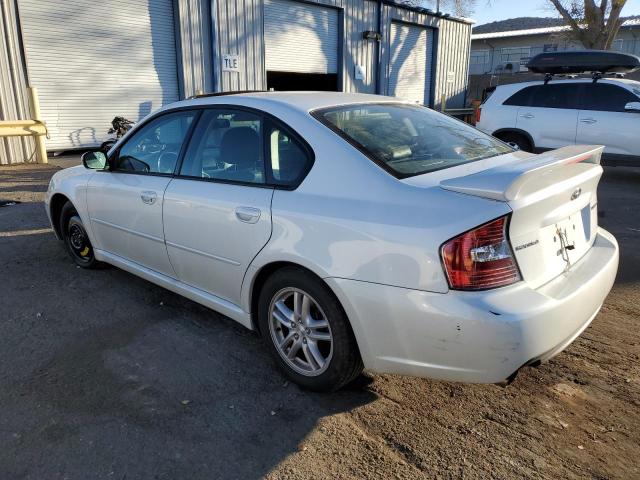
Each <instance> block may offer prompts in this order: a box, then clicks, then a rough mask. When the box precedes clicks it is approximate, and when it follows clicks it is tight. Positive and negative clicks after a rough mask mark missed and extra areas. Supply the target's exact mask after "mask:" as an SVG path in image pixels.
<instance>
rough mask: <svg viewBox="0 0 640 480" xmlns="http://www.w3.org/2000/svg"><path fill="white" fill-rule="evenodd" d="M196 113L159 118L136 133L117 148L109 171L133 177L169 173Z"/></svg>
mask: <svg viewBox="0 0 640 480" xmlns="http://www.w3.org/2000/svg"><path fill="white" fill-rule="evenodd" d="M195 116H196V112H193V111H185V112H175V113H169V114H165V115H162V116H160V117H158V118H156V119H154V120H151V121H150V122H149V123H148V124H146V125H144V126H143V127H142V128H141V129H140V130H139V131H137V132H135V133H134V134H133V136H132V137H131V138H130V139H129V140H127V142H126V143H125V144H124V145H123V146H122V147H121V148H120V150H119V152H118V155H117V158H116V159H115V165H113V170H116V171H121V172H135V173H166V174H171V173H173V171H174V169H175V167H176V162H177V161H178V155H179V154H180V149H181V148H182V144H183V143H184V139H185V137H186V136H187V132H188V131H189V127H190V126H191V123H192V122H193V119H194V118H195Z"/></svg>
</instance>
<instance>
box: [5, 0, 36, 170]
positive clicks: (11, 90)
mask: <svg viewBox="0 0 640 480" xmlns="http://www.w3.org/2000/svg"><path fill="white" fill-rule="evenodd" d="M15 7H16V5H15V3H14V0H0V120H27V119H29V100H28V97H27V90H26V88H27V79H26V74H25V71H24V64H23V61H22V54H21V51H20V41H19V39H20V35H19V31H18V21H17V17H16V8H15ZM22 162H35V146H34V142H33V140H32V139H30V138H0V165H6V164H11V163H22Z"/></svg>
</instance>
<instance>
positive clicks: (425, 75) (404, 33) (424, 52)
mask: <svg viewBox="0 0 640 480" xmlns="http://www.w3.org/2000/svg"><path fill="white" fill-rule="evenodd" d="M432 52H433V30H431V29H430V28H424V27H419V26H417V25H408V24H403V23H398V22H393V23H392V24H391V38H390V48H389V56H390V58H389V83H388V91H387V94H388V95H392V96H396V97H401V98H406V99H408V100H413V101H414V102H418V103H421V104H425V105H429V103H430V92H431V72H432V69H431V66H432V61H433V55H432Z"/></svg>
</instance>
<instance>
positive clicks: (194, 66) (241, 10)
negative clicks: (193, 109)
mask: <svg viewBox="0 0 640 480" xmlns="http://www.w3.org/2000/svg"><path fill="white" fill-rule="evenodd" d="M15 1H16V0H0V7H1V9H0V15H1V16H0V20H1V21H0V41H1V42H2V43H1V44H0V118H7V119H9V118H18V119H23V118H28V112H27V110H28V108H27V97H26V90H25V87H26V78H25V72H24V69H23V61H22V58H21V55H20V49H19V43H18V38H19V36H18V31H17V30H18V29H17V25H18V23H17V19H16V17H15V16H16V4H15ZM308 1H309V2H310V3H317V4H321V5H326V6H329V7H333V8H337V9H339V10H340V27H341V32H340V35H341V37H342V38H341V42H340V46H339V48H340V50H341V51H340V52H339V55H341V57H342V58H341V64H342V68H341V69H340V70H341V71H340V74H339V76H340V80H341V83H342V89H343V90H344V91H347V92H366V93H384V92H386V90H387V81H388V67H389V66H388V61H387V60H386V59H388V58H389V56H388V54H387V53H388V48H389V33H390V28H391V22H392V21H401V22H406V23H410V24H416V25H421V26H425V27H430V28H433V29H434V38H435V45H436V47H435V52H433V55H434V56H435V60H434V65H435V69H434V72H433V78H432V85H433V86H432V102H433V104H434V106H435V107H436V108H438V107H439V104H440V98H441V96H442V94H445V95H446V96H447V106H448V107H450V108H455V107H462V106H464V102H465V97H466V90H467V85H468V71H469V50H470V34H471V25H469V24H467V23H463V22H459V21H455V20H450V19H444V18H439V17H435V16H431V15H427V14H425V13H421V12H416V11H411V10H407V9H404V8H401V7H398V6H394V5H390V4H387V3H384V2H383V5H382V22H381V23H382V32H381V33H382V35H383V40H382V41H381V42H376V41H375V40H365V39H364V38H363V36H362V34H363V32H364V31H366V30H371V31H377V30H378V8H379V6H378V3H379V2H378V1H377V0H308ZM174 2H175V9H176V12H177V15H176V19H178V21H177V22H176V23H177V25H176V28H177V30H178V32H177V34H178V35H177V36H178V39H179V44H180V60H181V65H180V67H181V68H180V76H181V90H182V92H181V93H182V95H183V96H184V97H188V96H191V95H193V94H195V93H196V92H197V91H204V92H212V91H232V90H263V89H265V88H266V71H265V70H266V69H265V61H264V21H263V11H264V0H174ZM283 22H286V18H283ZM378 49H380V58H381V62H380V64H378ZM224 54H234V55H238V56H239V60H240V65H241V72H240V73H238V72H223V71H222V57H223V55H224ZM356 66H360V67H362V70H363V73H364V78H363V79H362V80H356V78H355V77H356V75H355V71H356ZM33 154H34V147H33V142H32V141H31V140H30V139H10V140H9V139H0V163H9V162H21V161H24V159H26V160H28V161H29V160H33Z"/></svg>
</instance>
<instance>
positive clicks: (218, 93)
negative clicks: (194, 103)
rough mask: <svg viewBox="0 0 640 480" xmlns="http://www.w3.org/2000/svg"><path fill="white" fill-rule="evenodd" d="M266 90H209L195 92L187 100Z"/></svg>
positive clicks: (263, 91)
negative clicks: (207, 91) (206, 91)
mask: <svg viewBox="0 0 640 480" xmlns="http://www.w3.org/2000/svg"><path fill="white" fill-rule="evenodd" d="M265 92H266V90H238V91H232V92H210V93H196V94H195V95H191V96H190V97H189V98H187V100H193V99H195V98H207V97H224V96H227V95H242V94H243V93H265Z"/></svg>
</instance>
